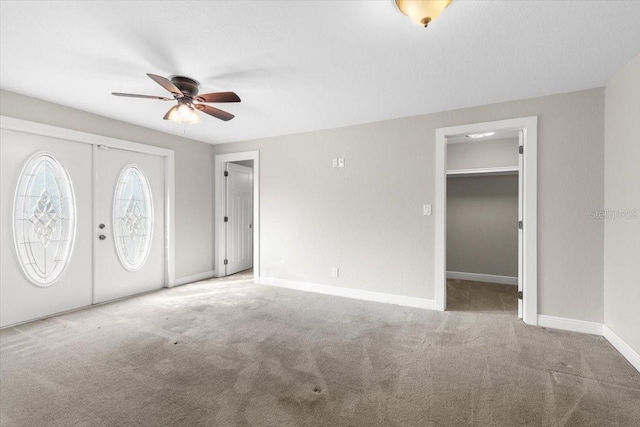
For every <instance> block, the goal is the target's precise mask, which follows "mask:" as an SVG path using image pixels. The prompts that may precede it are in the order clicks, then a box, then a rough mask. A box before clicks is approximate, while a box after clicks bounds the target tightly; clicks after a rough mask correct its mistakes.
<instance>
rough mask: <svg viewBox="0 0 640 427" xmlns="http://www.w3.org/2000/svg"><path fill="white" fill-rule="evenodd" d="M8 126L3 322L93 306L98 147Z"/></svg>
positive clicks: (1, 250) (1, 240) (2, 141)
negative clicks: (94, 165) (93, 206)
mask: <svg viewBox="0 0 640 427" xmlns="http://www.w3.org/2000/svg"><path fill="white" fill-rule="evenodd" d="M0 132H1V134H0V169H1V170H2V173H1V174H0V175H1V178H0V179H1V181H0V203H1V205H0V221H2V226H1V227H0V326H6V325H11V324H14V323H18V322H23V321H25V320H30V319H35V318H38V317H42V316H46V315H49V314H53V313H58V312H61V311H66V310H71V309H74V308H77V307H82V306H85V305H89V304H91V294H92V289H91V276H92V270H91V263H92V259H91V248H92V243H93V242H92V236H91V233H90V229H91V191H92V188H91V155H92V147H91V145H88V144H78V143H74V142H70V141H64V140H61V139H57V138H50V137H46V136H41V135H34V134H29V133H23V132H16V131H12V130H7V129H2V130H1V131H0Z"/></svg>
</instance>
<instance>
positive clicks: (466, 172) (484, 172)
mask: <svg viewBox="0 0 640 427" xmlns="http://www.w3.org/2000/svg"><path fill="white" fill-rule="evenodd" d="M518 170H519V167H518V166H503V167H497V168H477V169H450V170H447V176H448V177H452V178H456V177H460V178H463V177H468V176H495V175H517V174H518Z"/></svg>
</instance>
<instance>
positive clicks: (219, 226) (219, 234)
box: [213, 150, 260, 283]
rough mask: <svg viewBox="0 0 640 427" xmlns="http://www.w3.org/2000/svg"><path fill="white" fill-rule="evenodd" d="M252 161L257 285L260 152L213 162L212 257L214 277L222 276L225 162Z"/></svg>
mask: <svg viewBox="0 0 640 427" xmlns="http://www.w3.org/2000/svg"><path fill="white" fill-rule="evenodd" d="M242 160H253V280H254V282H255V283H258V278H259V277H260V152H259V151H257V150H256V151H243V152H240V153H230V154H218V155H216V157H215V162H214V179H215V188H216V194H215V197H214V218H213V220H214V224H215V232H216V235H215V239H214V248H213V249H214V254H215V255H214V257H215V277H221V276H223V275H224V269H223V268H221V266H223V265H224V251H223V250H222V248H223V247H224V221H223V218H224V165H225V163H227V162H238V161H242Z"/></svg>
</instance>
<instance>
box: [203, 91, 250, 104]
mask: <svg viewBox="0 0 640 427" xmlns="http://www.w3.org/2000/svg"><path fill="white" fill-rule="evenodd" d="M196 99H197V100H198V101H200V102H240V97H239V96H238V95H236V93H235V92H217V93H203V94H201V95H198V96H196Z"/></svg>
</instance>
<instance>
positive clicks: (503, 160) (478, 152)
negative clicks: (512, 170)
mask: <svg viewBox="0 0 640 427" xmlns="http://www.w3.org/2000/svg"><path fill="white" fill-rule="evenodd" d="M504 166H518V138H510V139H493V140H489V141H473V142H458V143H455V144H452V143H449V144H447V170H452V169H478V168H495V167H504Z"/></svg>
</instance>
